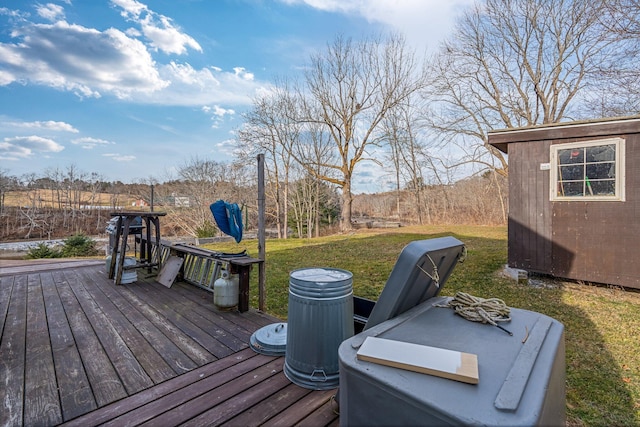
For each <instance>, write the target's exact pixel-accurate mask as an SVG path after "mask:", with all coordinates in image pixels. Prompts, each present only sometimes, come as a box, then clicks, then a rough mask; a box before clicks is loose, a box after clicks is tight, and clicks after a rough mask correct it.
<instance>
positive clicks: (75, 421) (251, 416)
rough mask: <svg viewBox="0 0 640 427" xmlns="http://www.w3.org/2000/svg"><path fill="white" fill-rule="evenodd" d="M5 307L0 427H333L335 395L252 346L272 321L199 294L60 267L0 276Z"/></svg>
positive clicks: (149, 280) (92, 269)
mask: <svg viewBox="0 0 640 427" xmlns="http://www.w3.org/2000/svg"><path fill="white" fill-rule="evenodd" d="M0 297H1V299H0V320H2V322H0V323H1V325H2V326H1V328H2V329H0V332H1V334H2V335H1V337H0V378H2V381H3V383H2V385H1V386H0V401H1V402H3V406H4V407H3V409H2V410H0V425H5V424H6V425H11V426H14V425H15V426H30V425H41V426H53V425H59V423H61V422H63V423H64V424H62V425H63V426H67V427H69V426H83V427H84V426H95V425H113V426H120V425H140V424H146V425H162V426H172V425H179V424H184V423H187V425H221V424H224V425H228V426H232V425H260V424H263V423H266V424H273V425H294V424H296V423H300V424H302V425H314V424H316V423H317V424H318V425H322V424H325V425H326V424H328V425H334V426H337V423H338V417H337V415H336V414H335V413H333V412H332V410H331V408H330V407H329V406H328V405H330V396H331V395H332V394H334V393H335V390H333V391H326V392H324V391H312V390H308V389H305V388H302V387H299V386H298V385H295V384H292V383H291V382H290V381H289V380H288V379H287V378H286V377H285V375H284V373H283V365H284V357H282V356H281V357H272V356H265V355H262V354H258V353H256V352H254V351H253V350H251V349H250V348H249V346H248V338H249V337H250V336H251V334H252V333H253V332H255V331H256V330H257V329H258V328H260V327H263V326H265V325H268V324H272V323H274V322H279V320H278V319H276V318H274V317H272V316H269V315H267V314H265V313H262V312H259V311H257V310H250V311H248V312H243V313H239V312H237V311H224V310H218V309H217V308H216V307H215V305H214V304H213V299H212V296H211V294H210V293H207V292H205V291H203V290H202V289H199V288H197V287H195V286H192V285H189V284H186V283H183V282H176V283H175V284H174V285H173V286H172V288H170V289H168V288H165V287H163V286H162V285H160V284H158V283H156V282H155V280H154V279H153V276H149V275H142V274H138V280H137V281H136V282H134V283H131V284H126V285H122V286H115V285H114V283H113V280H109V279H108V278H107V277H106V271H105V266H104V262H101V263H99V264H96V265H94V266H82V267H77V266H73V267H72V266H70V264H69V263H67V264H66V266H63V264H60V265H59V266H58V267H55V268H50V269H47V270H37V271H33V272H29V271H28V270H27V269H25V270H23V271H22V272H21V273H19V274H10V275H1V276H0ZM25 372H26V374H25ZM131 376H133V377H134V378H131ZM5 385H6V387H5Z"/></svg>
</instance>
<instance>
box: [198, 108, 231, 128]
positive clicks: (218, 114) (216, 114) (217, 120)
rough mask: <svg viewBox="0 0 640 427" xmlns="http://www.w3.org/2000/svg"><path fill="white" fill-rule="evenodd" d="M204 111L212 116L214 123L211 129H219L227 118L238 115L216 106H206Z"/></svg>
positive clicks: (228, 109)
mask: <svg viewBox="0 0 640 427" xmlns="http://www.w3.org/2000/svg"><path fill="white" fill-rule="evenodd" d="M202 111H204V112H205V113H206V114H210V115H211V120H212V121H213V124H212V125H211V127H212V128H213V129H217V128H219V127H220V125H221V124H222V123H223V121H224V118H225V116H233V115H235V114H236V112H235V110H232V109H230V108H222V107H220V106H219V105H214V106H213V107H209V106H208V105H205V106H204V107H202Z"/></svg>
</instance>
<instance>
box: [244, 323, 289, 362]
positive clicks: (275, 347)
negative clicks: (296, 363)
mask: <svg viewBox="0 0 640 427" xmlns="http://www.w3.org/2000/svg"><path fill="white" fill-rule="evenodd" d="M249 345H250V347H251V349H252V350H253V351H255V352H256V353H260V354H264V355H267V356H284V355H285V352H286V349H287V324H286V323H272V324H271V325H267V326H264V327H262V328H260V329H258V330H257V331H255V332H254V333H253V334H252V335H251V338H250V339H249Z"/></svg>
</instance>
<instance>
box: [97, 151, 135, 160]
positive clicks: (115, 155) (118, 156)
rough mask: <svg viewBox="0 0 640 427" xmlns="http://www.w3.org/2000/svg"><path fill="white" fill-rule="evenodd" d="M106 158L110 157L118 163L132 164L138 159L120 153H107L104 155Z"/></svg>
mask: <svg viewBox="0 0 640 427" xmlns="http://www.w3.org/2000/svg"><path fill="white" fill-rule="evenodd" d="M103 156H104V157H109V158H110V159H113V160H115V161H116V162H131V161H133V160H135V159H136V156H130V155H129V156H127V155H124V154H120V153H107V154H103Z"/></svg>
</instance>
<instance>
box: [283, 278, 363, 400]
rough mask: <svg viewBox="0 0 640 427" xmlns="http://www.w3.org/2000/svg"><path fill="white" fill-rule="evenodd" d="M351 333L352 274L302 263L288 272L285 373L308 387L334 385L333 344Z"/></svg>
mask: <svg viewBox="0 0 640 427" xmlns="http://www.w3.org/2000/svg"><path fill="white" fill-rule="evenodd" d="M351 336H353V275H352V274H351V273H350V272H349V271H346V270H340V269H331V268H305V269H300V270H294V271H292V272H291V274H290V276H289V316H288V321H287V348H286V352H285V364H284V373H285V375H286V376H287V378H288V379H289V380H291V382H293V383H294V384H297V385H299V386H301V387H304V388H308V389H312V390H327V389H331V388H336V387H337V386H338V382H339V362H338V347H339V346H340V343H342V341H344V340H345V339H347V338H350V337H351Z"/></svg>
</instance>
